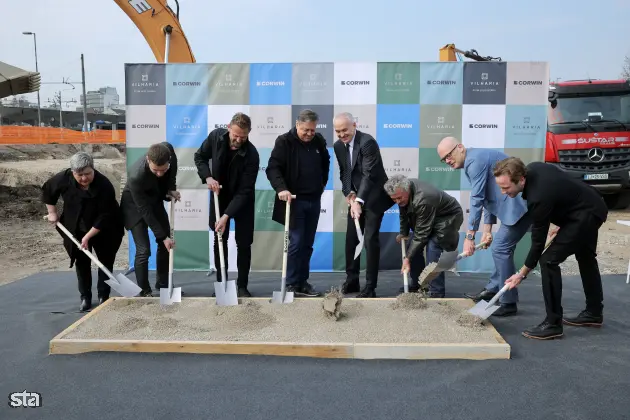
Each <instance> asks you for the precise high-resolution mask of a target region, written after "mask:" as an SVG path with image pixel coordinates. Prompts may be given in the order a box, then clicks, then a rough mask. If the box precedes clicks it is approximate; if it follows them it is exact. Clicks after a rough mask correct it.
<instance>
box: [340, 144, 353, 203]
mask: <svg viewBox="0 0 630 420" xmlns="http://www.w3.org/2000/svg"><path fill="white" fill-rule="evenodd" d="M345 147H346V171H345V172H344V176H343V182H342V183H343V185H342V187H343V189H344V190H346V191H347V192H350V190H351V183H352V181H351V179H352V177H351V174H350V172H351V171H352V164H351V160H352V156H351V155H350V144H349V143H348V144H346V145H345Z"/></svg>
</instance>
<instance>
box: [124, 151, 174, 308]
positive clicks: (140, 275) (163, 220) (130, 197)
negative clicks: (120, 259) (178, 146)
mask: <svg viewBox="0 0 630 420" xmlns="http://www.w3.org/2000/svg"><path fill="white" fill-rule="evenodd" d="M176 179H177V156H176V155H175V149H173V146H172V145H171V144H170V143H168V142H163V143H157V144H153V145H151V147H149V150H148V151H147V153H146V155H144V156H142V157H141V158H140V159H138V160H137V161H136V162H135V163H134V164H133V166H132V167H131V168H130V169H129V178H128V179H127V184H126V185H125V188H124V189H123V192H122V197H121V199H120V208H121V211H122V214H123V218H124V222H125V228H126V229H127V230H130V231H131V235H132V236H133V241H134V243H135V245H136V256H135V260H134V270H135V273H136V281H137V283H138V286H140V288H142V292H141V293H140V296H145V297H150V296H152V290H151V286H150V284H149V256H150V255H151V245H150V243H149V228H151V231H153V235H154V236H155V240H156V242H157V256H156V264H157V270H156V271H157V273H156V280H155V288H156V289H158V290H159V289H161V288H166V287H168V252H169V250H170V249H171V248H173V247H174V246H175V242H173V239H172V238H171V225H170V222H169V220H168V215H167V214H166V209H165V208H164V202H165V201H171V200H172V199H174V200H176V201H179V200H180V194H179V192H178V191H177V188H176Z"/></svg>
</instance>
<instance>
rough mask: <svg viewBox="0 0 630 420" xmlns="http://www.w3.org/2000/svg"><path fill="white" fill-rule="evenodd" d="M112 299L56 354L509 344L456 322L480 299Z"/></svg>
mask: <svg viewBox="0 0 630 420" xmlns="http://www.w3.org/2000/svg"><path fill="white" fill-rule="evenodd" d="M239 301H240V304H239V305H238V306H231V307H219V306H217V305H215V299H214V298H205V297H199V298H198V297H189V298H183V299H182V302H181V303H179V304H174V305H170V306H162V305H160V302H159V298H122V297H112V298H110V299H109V300H108V301H107V302H105V303H104V304H102V305H99V306H97V307H96V308H95V309H93V310H92V311H91V312H89V313H87V314H86V315H84V316H83V317H82V318H81V319H79V320H77V321H76V322H75V323H73V324H72V325H70V326H69V327H68V328H66V329H65V330H64V331H62V332H61V333H60V334H58V335H57V336H56V337H54V338H53V339H52V340H51V341H50V347H49V353H50V354H78V353H85V352H98V351H108V352H141V353H142V352H148V353H198V354H240V355H247V354H253V355H274V356H299V357H316V358H346V359H416V360H429V359H470V360H487V359H509V358H510V345H509V344H508V343H507V342H506V341H505V340H504V339H503V338H502V337H501V335H500V334H499V333H498V332H497V331H496V329H495V328H494V327H493V326H492V324H491V323H490V321H489V320H486V321H484V322H483V324H482V325H479V326H476V327H474V328H472V327H470V326H461V325H458V323H457V322H456V318H457V314H461V313H464V312H465V311H466V310H467V309H469V308H470V307H472V306H473V305H474V303H473V302H472V301H471V300H469V299H448V298H447V299H428V300H427V303H428V307H427V308H424V309H394V308H392V304H394V303H395V302H396V298H365V299H360V298H344V299H343V303H342V305H341V312H342V317H341V318H340V319H339V320H337V321H335V320H332V319H329V318H327V317H326V316H325V315H324V312H323V310H322V298H296V299H295V301H294V302H293V303H291V304H282V305H278V304H271V303H270V302H269V298H245V299H239Z"/></svg>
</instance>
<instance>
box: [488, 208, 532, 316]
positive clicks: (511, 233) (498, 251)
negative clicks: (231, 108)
mask: <svg viewBox="0 0 630 420" xmlns="http://www.w3.org/2000/svg"><path fill="white" fill-rule="evenodd" d="M531 223H532V221H531V218H530V216H529V214H527V213H526V214H525V215H524V216H523V217H521V219H520V220H519V221H518V222H516V224H515V225H513V226H506V225H504V224H501V226H500V227H499V231H498V232H497V233H496V234H493V240H492V245H491V249H492V258H493V259H494V271H493V272H492V275H491V276H490V281H489V282H488V284H487V285H486V290H488V291H491V292H494V293H497V292H498V291H499V290H501V288H502V287H503V286H505V281H506V280H507V279H509V278H510V277H511V276H512V275H513V274H514V273H516V266H515V264H514V250H515V249H516V245H517V244H518V242H519V241H520V240H521V239H522V238H523V236H525V234H526V233H527V229H529V227H530V225H531ZM516 302H518V288H516V287H515V288H514V289H512V290H508V291H506V292H505V293H504V294H503V296H501V299H500V300H499V303H505V304H510V303H516Z"/></svg>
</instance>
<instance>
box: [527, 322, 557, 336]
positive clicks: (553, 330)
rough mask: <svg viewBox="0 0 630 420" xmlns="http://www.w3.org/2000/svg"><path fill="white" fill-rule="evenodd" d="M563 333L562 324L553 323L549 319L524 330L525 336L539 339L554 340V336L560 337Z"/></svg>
mask: <svg viewBox="0 0 630 420" xmlns="http://www.w3.org/2000/svg"><path fill="white" fill-rule="evenodd" d="M562 335H563V331H562V324H551V323H549V322H547V321H543V322H541V323H540V324H538V325H536V326H535V327H531V328H528V329H526V330H525V331H523V336H524V337H527V338H535V339H538V340H552V339H554V338H560V337H562Z"/></svg>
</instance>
